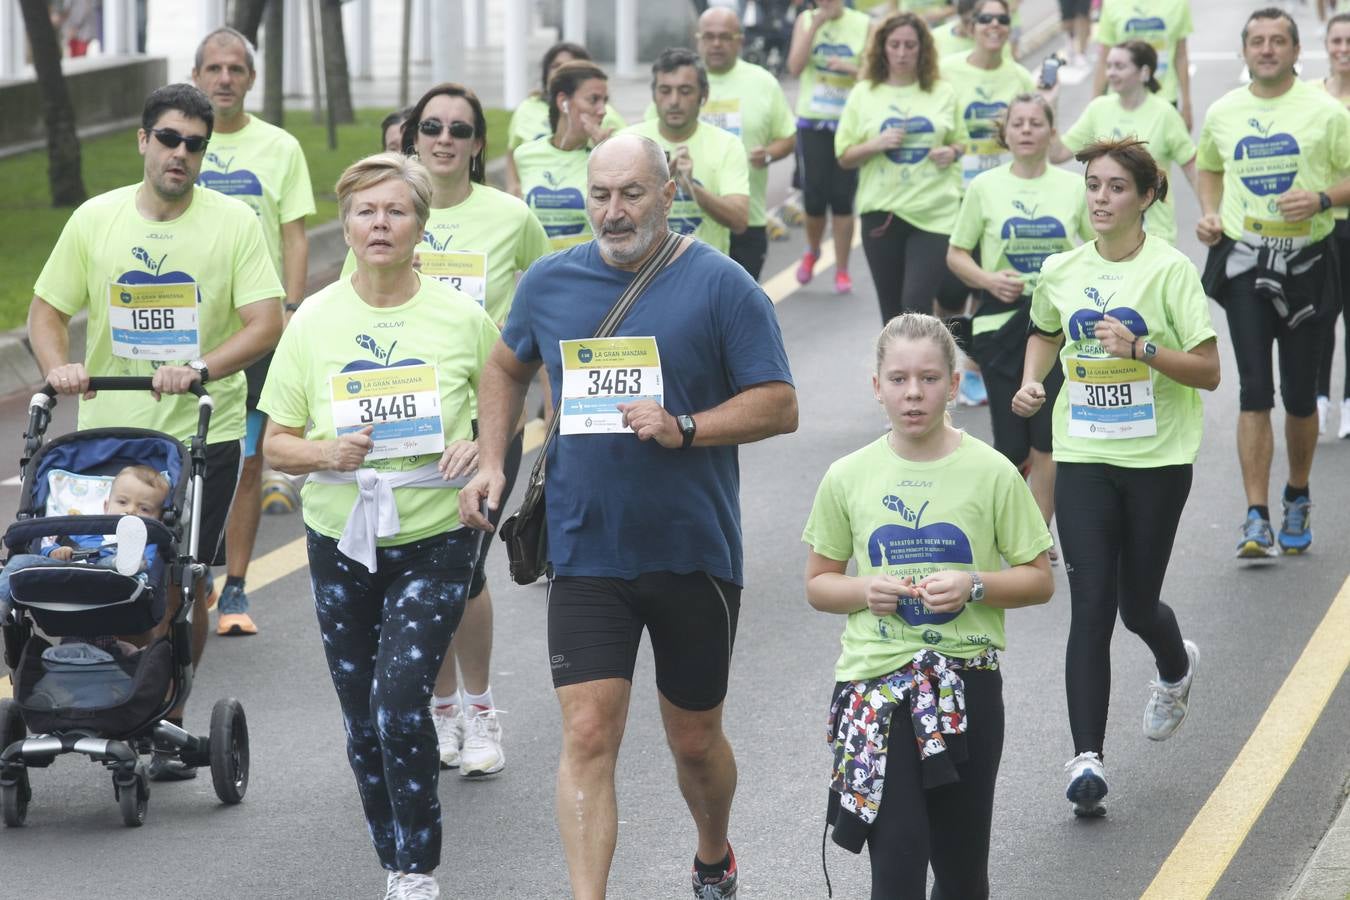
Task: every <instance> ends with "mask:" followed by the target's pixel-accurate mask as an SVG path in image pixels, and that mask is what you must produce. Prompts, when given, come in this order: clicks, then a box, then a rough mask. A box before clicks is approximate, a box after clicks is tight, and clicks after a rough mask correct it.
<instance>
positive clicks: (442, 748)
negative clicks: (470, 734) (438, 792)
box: [431, 705, 464, 769]
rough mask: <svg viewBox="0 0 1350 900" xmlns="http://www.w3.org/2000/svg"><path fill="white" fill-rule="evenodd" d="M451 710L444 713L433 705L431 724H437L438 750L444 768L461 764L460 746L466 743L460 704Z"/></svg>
mask: <svg viewBox="0 0 1350 900" xmlns="http://www.w3.org/2000/svg"><path fill="white" fill-rule="evenodd" d="M450 710H451V711H450V712H448V713H443V712H441V711H440V710H438V709H437V708H436V707H435V706H434V705H433V706H432V707H431V724H432V725H435V726H436V750H437V751H438V752H439V753H440V755H441V768H442V769H454V768H457V767H458V766H459V754H460V748H461V746H462V745H463V744H464V717H463V716H462V715H460V709H459V707H458V706H452V707H450Z"/></svg>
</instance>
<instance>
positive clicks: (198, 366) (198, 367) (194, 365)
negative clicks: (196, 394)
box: [188, 359, 211, 384]
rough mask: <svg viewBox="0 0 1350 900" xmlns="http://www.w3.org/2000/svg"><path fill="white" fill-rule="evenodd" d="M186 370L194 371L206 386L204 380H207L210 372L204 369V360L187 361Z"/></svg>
mask: <svg viewBox="0 0 1350 900" xmlns="http://www.w3.org/2000/svg"><path fill="white" fill-rule="evenodd" d="M188 368H189V369H193V370H195V371H196V372H197V374H198V375H200V376H201V378H202V384H206V379H208V378H210V377H211V372H210V370H209V369H207V368H206V361H205V360H201V359H193V360H189V361H188Z"/></svg>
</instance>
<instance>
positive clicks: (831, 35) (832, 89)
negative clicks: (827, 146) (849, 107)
mask: <svg viewBox="0 0 1350 900" xmlns="http://www.w3.org/2000/svg"><path fill="white" fill-rule="evenodd" d="M801 15H802V18H803V19H804V20H805V24H804V25H802V27H803V28H805V29H807V30H810V28H811V23H812V21H813V20H814V17H815V15H816V10H813V9H812V10H807V11H806V12H804V13H802V14H801ZM871 27H872V20H871V19H869V18H868V17H867V13H863V12H858V11H857V10H856V9H845V10H844V14H843V15H842V16H840V17H839V18H837V19H835V20H834V21H832V22H830V23H828V24H826V25H822V26H821V29H820V31H817V32H816V37H815V40H813V41H812V42H811V55H810V57H809V58H808V59H807V61H806V66H805V67H804V68H803V69H802V74H801V81H800V84H799V85H798V88H797V118H799V119H812V120H815V121H825V122H834V121H838V119H839V115H840V113H841V112H843V109H844V102H845V101H846V100H848V96H849V92H850V91H852V90H853V85H854V83H855V81H856V80H857V79H855V78H854V77H853V76H852V75H846V74H844V73H843V72H834V71H831V70H830V67H829V62H830V60H832V59H838V60H842V61H843V62H846V63H852V64H853V65H855V66H860V65H862V53H863V45H864V44H865V43H866V42H867V32H868V30H869V29H870V28H871Z"/></svg>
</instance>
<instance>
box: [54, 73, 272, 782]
mask: <svg viewBox="0 0 1350 900" xmlns="http://www.w3.org/2000/svg"><path fill="white" fill-rule="evenodd" d="M214 122H215V116H214V113H213V112H212V109H211V101H210V100H208V99H207V97H206V95H205V94H203V93H202V92H201V91H200V90H198V89H197V88H195V87H193V86H192V85H189V84H171V85H168V86H167V87H162V88H159V89H158V90H156V91H154V92H153V93H152V94H150V96H149V97H148V98H146V101H145V107H144V110H143V111H142V113H141V128H140V130H139V131H138V132H137V142H138V145H139V149H140V153H141V156H143V157H144V158H145V174H144V177H143V179H142V180H141V182H140V183H139V184H132V185H128V186H126V187H122V188H117V189H115V190H112V191H109V192H108V193H106V194H102V195H100V196H98V197H95V198H93V199H92V200H89V201H88V202H86V203H84V204H83V205H82V206H80V208H79V209H77V210H75V212H74V213H73V214H72V215H71V217H70V219H69V221H67V222H66V226H65V228H64V230H62V232H61V237H60V238H59V239H58V240H57V242H56V247H55V248H54V249H53V250H52V253H51V256H50V257H49V258H48V259H47V264H46V266H44V267H43V269H42V273H41V274H40V275H39V276H38V280H37V284H36V286H35V287H34V288H33V291H34V296H33V301H32V304H31V305H30V306H29V308H28V340H29V342H30V344H31V345H32V348H33V353H34V355H35V356H36V357H37V362H38V366H39V367H40V368H41V370H42V372H43V373H45V377H46V380H47V384H49V385H51V386H52V387H53V388H54V389H55V390H56V392H57V393H58V394H64V395H68V396H77V397H80V398H81V399H80V411H79V425H78V427H79V428H80V429H82V430H83V429H87V428H102V427H118V426H126V425H128V424H135V425H137V426H139V427H141V428H152V429H154V430H156V431H162V432H164V433H166V434H169V435H172V436H173V437H175V438H177V439H178V440H180V441H184V442H186V441H187V440H188V439H189V438H190V437H191V436H192V434H193V433H194V432H195V431H196V428H197V402H196V400H195V399H194V398H193V397H191V396H188V391H189V389H190V388H191V386H192V384H193V383H194V382H200V383H202V384H204V385H206V386H207V390H208V391H209V392H210V394H211V399H212V400H213V401H214V402H215V411H214V412H213V414H212V416H211V432H210V435H209V438H208V440H209V443H208V444H207V446H206V483H205V489H204V495H203V502H202V515H201V528H200V532H199V541H198V549H197V557H198V559H200V560H203V561H205V562H207V563H210V562H211V561H212V560H213V559H215V558H216V552H217V549H218V547H219V544H220V537H221V533H222V531H223V530H224V527H225V515H226V512H227V511H228V510H229V508H230V499H231V497H232V496H233V495H234V488H235V484H236V482H237V481H238V477H239V461H240V455H241V449H242V448H241V443H242V439H243V437H244V394H245V381H244V372H243V370H244V368H245V367H246V366H248V364H249V363H251V362H253V361H254V360H256V359H259V358H260V357H262V356H263V354H265V353H267V352H268V351H270V350H272V348H274V347H275V346H276V343H277V339H278V338H279V337H280V336H281V318H282V311H281V296H282V289H281V282H280V281H279V280H278V279H277V273H276V269H275V268H274V267H273V265H272V260H271V257H270V256H269V255H268V252H267V246H266V244H265V243H264V241H263V234H262V229H261V228H260V227H259V225H258V217H257V216H256V215H254V213H253V210H251V209H250V208H249V207H248V206H247V205H245V204H244V203H243V202H241V201H239V200H236V199H234V198H233V197H227V196H225V195H224V194H221V193H219V192H217V191H213V190H211V189H209V188H205V187H201V186H199V185H196V184H195V182H196V180H197V176H198V174H199V173H200V171H201V166H202V157H203V155H204V154H205V153H206V146H207V143H208V142H209V141H210V138H211V130H212V127H213V125H214ZM82 310H87V311H88V314H89V324H88V337H87V339H86V341H87V346H86V348H85V356H84V360H83V361H82V362H80V361H72V360H71V359H70V333H69V328H70V320H71V317H73V316H74V315H75V314H76V313H78V312H80V311H82ZM91 375H92V376H103V375H132V376H142V377H146V376H148V377H152V378H153V385H154V391H153V394H151V393H146V394H139V393H132V392H125V391H110V392H107V393H103V394H99V395H98V396H95V394H94V392H92V391H90V390H89V378H90V376H91ZM209 583H210V579H209V578H205V579H202V580H200V581H198V582H197V592H196V597H195V598H194V603H195V606H194V608H193V616H192V650H193V652H192V659H193V662H194V663H195V662H198V661H200V659H201V652H202V647H203V646H204V645H205V643H206V625H207V612H206V586H207V585H208V584H209ZM176 596H177V594H176V592H171V593H170V597H171V598H175V597H176ZM170 605H171V607H173V606H176V601H171V604H170ZM172 614H173V609H172V608H171V609H170V612H169V615H170V616H172ZM169 719H170V721H172V722H174V723H175V724H181V723H182V710H181V708H180V709H178V710H176V711H174V712H173V713H172V714H171V715H170V716H169ZM194 774H195V771H194V770H192V769H189V768H185V767H183V766H182V764H181V763H179V762H178V760H177V759H176V758H170V757H169V755H168V754H163V755H161V754H156V756H155V758H154V760H153V761H152V763H151V777H153V778H156V779H157V780H179V779H183V778H191V777H193V775H194Z"/></svg>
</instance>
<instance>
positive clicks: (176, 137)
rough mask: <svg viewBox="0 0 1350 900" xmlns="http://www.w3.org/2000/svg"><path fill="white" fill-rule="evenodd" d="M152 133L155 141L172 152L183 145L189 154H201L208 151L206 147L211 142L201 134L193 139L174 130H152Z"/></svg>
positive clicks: (195, 135)
mask: <svg viewBox="0 0 1350 900" xmlns="http://www.w3.org/2000/svg"><path fill="white" fill-rule="evenodd" d="M150 133H151V134H153V135H154V136H155V140H157V141H159V142H160V143H161V144H163V145H164V146H165V147H168V148H169V149H170V150H172V149H174V148H175V147H177V146H178V145H179V144H182V145H183V146H185V147H187V152H189V153H201V152H202V151H203V150H205V149H206V145H207V144H208V143H209V142H210V140H211V139H210V138H207V137H202V136H201V135H200V134H194V135H193V136H192V137H184V136H183V135H181V134H179V133H178V132H176V131H174V130H173V129H172V128H152V129H150Z"/></svg>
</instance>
